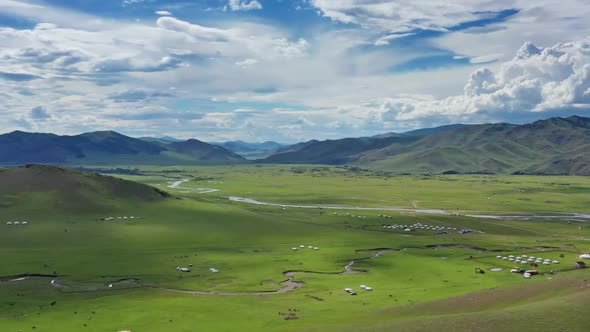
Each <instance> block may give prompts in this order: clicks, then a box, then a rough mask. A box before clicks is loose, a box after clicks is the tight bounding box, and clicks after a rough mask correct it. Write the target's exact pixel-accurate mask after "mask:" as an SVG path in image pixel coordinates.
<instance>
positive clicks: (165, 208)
mask: <svg viewBox="0 0 590 332" xmlns="http://www.w3.org/2000/svg"><path fill="white" fill-rule="evenodd" d="M119 167H121V168H129V169H134V168H138V169H139V174H140V175H129V174H121V175H115V176H118V177H121V178H123V179H126V180H131V181H135V182H141V183H145V184H148V185H151V186H154V187H157V188H159V189H162V190H166V191H168V192H170V193H171V194H173V195H175V197H176V198H173V199H168V200H165V201H162V202H152V203H143V202H133V201H129V202H127V201H125V202H120V201H117V202H116V201H109V200H108V199H107V200H105V199H103V198H101V197H96V199H97V200H101V201H104V204H103V205H101V207H100V208H97V207H94V206H92V207H90V206H85V205H84V204H85V202H86V200H80V201H77V200H76V197H69V198H68V199H71V200H72V201H71V202H60V204H67V203H69V204H72V205H73V206H75V208H72V209H69V210H64V209H61V208H59V207H60V206H62V205H60V204H56V199H54V198H53V197H51V195H52V193H51V192H49V193H47V192H44V193H38V194H34V195H29V196H26V198H22V199H18V197H17V198H14V197H12V198H11V199H13V200H12V201H13V202H18V204H16V203H15V204H3V205H2V210H1V213H0V214H1V215H0V218H1V219H2V221H4V220H6V221H8V220H28V221H29V222H30V224H29V225H26V226H25V225H21V226H18V227H15V226H14V225H13V226H9V225H5V223H4V222H2V223H0V262H2V264H0V331H66V332H69V331H81V330H82V331H121V330H131V331H197V330H200V331H236V330H238V329H239V330H241V331H331V330H333V331H344V330H350V331H364V330H366V331H380V330H385V331H391V330H400V331H402V330H407V331H413V330H416V331H420V330H435V329H441V328H442V329H443V330H457V331H463V330H464V331H468V330H474V329H477V330H483V331H486V330H490V331H491V330H495V331H497V330H502V331H510V330H523V329H525V330H544V331H552V330H556V331H557V330H559V331H564V330H565V331H586V330H587V325H588V324H590V317H589V316H588V315H587V310H585V308H587V307H588V305H589V304H590V282H588V278H589V277H590V272H589V271H588V269H582V270H576V269H574V267H573V264H574V262H576V261H578V260H579V259H578V256H579V255H580V254H581V253H583V252H588V251H590V242H589V240H588V239H590V228H588V226H587V225H588V224H587V222H588V221H589V220H588V219H585V218H583V217H567V218H565V217H563V214H565V213H579V214H590V178H586V177H546V176H543V177H541V176H496V175H446V176H438V175H436V176H435V175H420V176H410V175H407V176H390V175H388V174H384V173H379V172H370V171H364V170H359V169H355V168H344V167H328V166H319V167H318V166H306V165H297V166H290V165H283V166H274V165H248V166H223V167H212V166H211V167H188V166H187V167H184V166H180V167H144V166H126V165H124V166H119ZM183 180H185V182H183V183H182V184H180V185H178V186H177V187H175V188H170V185H171V184H172V183H174V182H177V181H183ZM210 189H214V190H215V191H213V190H210ZM97 195H99V193H97ZM230 196H236V197H247V198H252V199H256V200H260V201H265V202H275V203H278V204H309V205H318V206H319V205H337V206H342V207H341V208H339V209H326V208H307V209H303V208H291V207H280V206H264V205H253V204H247V203H241V202H233V201H231V200H229V199H228V197H230ZM345 206H348V207H350V208H348V209H347V208H346V207H345ZM355 207H371V208H379V207H400V208H407V209H442V210H445V211H448V212H449V213H446V214H429V213H415V212H412V211H378V210H374V211H373V210H355V209H353V208H355ZM383 214H385V215H387V216H389V218H384V217H382V216H380V215H383ZM477 214H489V215H507V216H526V215H537V216H538V215H543V216H552V215H554V216H560V217H559V218H558V217H556V218H536V217H531V218H528V219H517V220H504V219H486V218H476V217H469V216H468V215H477ZM117 216H127V217H128V216H141V217H142V218H141V219H129V218H128V219H118V218H116V217H117ZM106 217H114V220H112V221H104V220H101V219H104V218H106ZM415 223H421V224H427V225H433V226H434V225H436V226H444V227H449V228H457V229H461V228H470V229H473V232H470V233H466V234H460V233H459V232H457V230H452V229H450V230H448V231H447V232H446V233H443V232H438V231H433V230H425V229H418V230H414V231H412V232H406V231H403V230H399V229H389V228H384V227H383V225H388V224H401V225H412V224H415ZM300 246H304V248H301V247H300ZM308 246H312V247H314V246H317V247H318V250H314V249H309V248H308ZM293 248H298V249H297V250H296V251H294V250H293ZM525 253H526V254H527V255H529V256H533V255H534V256H537V257H546V258H550V259H552V260H554V259H555V260H559V261H560V264H556V265H551V266H540V267H539V268H538V269H539V271H540V272H541V275H538V276H534V277H533V278H532V279H530V280H526V279H524V278H523V277H522V275H520V274H514V273H511V272H510V268H511V267H512V266H513V265H512V264H511V262H507V261H503V260H499V259H497V258H496V256H497V255H504V256H507V255H519V254H520V255H522V254H525ZM377 254H379V255H377ZM351 261H354V264H352V265H350V263H351ZM346 265H349V268H348V269H347V268H345V266H346ZM177 267H190V269H191V272H188V273H183V272H179V271H178V270H177ZM210 268H215V269H217V270H218V271H219V272H218V273H212V272H211V271H210ZM476 268H480V269H483V270H484V271H485V273H484V274H480V273H476V272H475V270H476ZM493 268H502V270H501V271H497V272H494V271H492V270H491V269H493ZM286 271H291V272H292V275H293V276H292V278H293V281H294V282H296V283H298V286H297V287H298V288H297V289H294V290H292V291H285V292H277V293H274V292H276V291H277V290H281V289H284V287H285V284H284V282H285V280H287V279H288V278H289V277H288V276H287V275H285V272H286ZM27 273H29V274H38V275H56V277H31V278H27V279H25V280H17V281H13V280H15V279H19V278H20V277H22V275H23V274H27ZM51 280H57V286H56V285H53V287H52V285H51V284H50V281H51ZM108 285H112V287H109V286H108ZM360 285H368V286H371V287H372V288H373V290H372V291H364V290H363V289H361V288H360V287H359V286H360ZM344 288H353V289H354V290H355V291H356V292H357V295H356V296H351V295H349V294H348V293H347V292H345V291H344ZM555 317H559V319H555Z"/></svg>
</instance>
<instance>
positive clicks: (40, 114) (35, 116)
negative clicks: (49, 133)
mask: <svg viewBox="0 0 590 332" xmlns="http://www.w3.org/2000/svg"><path fill="white" fill-rule="evenodd" d="M30 116H31V119H32V120H33V121H45V120H48V119H51V115H50V114H49V112H47V110H46V109H45V107H43V106H37V107H34V108H33V109H31V114H30Z"/></svg>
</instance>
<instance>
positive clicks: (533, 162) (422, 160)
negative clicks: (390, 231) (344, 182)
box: [264, 116, 590, 175]
mask: <svg viewBox="0 0 590 332" xmlns="http://www.w3.org/2000/svg"><path fill="white" fill-rule="evenodd" d="M451 128H452V129H448V128H447V129H448V130H443V131H436V130H435V131H432V132H433V134H429V135H426V136H414V137H401V138H400V137H387V138H370V139H366V138H348V139H344V140H336V141H323V142H314V143H312V144H309V145H307V146H304V147H303V148H301V149H298V150H296V151H293V152H287V153H281V154H277V155H273V156H270V157H269V158H266V159H265V160H264V161H265V162H275V163H318V164H352V165H356V166H361V167H366V168H373V169H380V170H386V171H393V172H398V173H502V174H507V173H516V174H563V175H590V119H589V118H584V117H579V116H572V117H568V118H551V119H547V120H541V121H537V122H534V123H531V124H525V125H513V124H506V123H501V124H483V125H470V126H457V127H454V128H453V127H451Z"/></svg>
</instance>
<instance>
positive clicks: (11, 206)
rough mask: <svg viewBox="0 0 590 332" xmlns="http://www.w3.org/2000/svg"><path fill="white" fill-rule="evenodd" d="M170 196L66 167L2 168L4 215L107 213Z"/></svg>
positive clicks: (0, 186)
mask: <svg viewBox="0 0 590 332" xmlns="http://www.w3.org/2000/svg"><path fill="white" fill-rule="evenodd" d="M170 198H172V195H170V194H168V193H167V192H164V191H161V190H159V189H157V188H154V187H150V186H147V185H144V184H141V183H138V182H134V181H126V180H123V179H119V178H114V177H110V176H104V175H99V174H94V173H86V172H80V171H77V170H73V169H70V168H65V167H57V166H46V165H26V166H22V167H15V168H8V169H0V201H1V202H2V208H3V212H4V214H5V215H6V213H9V212H10V211H11V210H16V211H20V212H23V211H26V212H25V214H26V213H28V212H29V211H30V210H43V209H51V210H58V211H63V210H67V211H69V210H81V211H84V212H88V211H105V212H108V211H111V210H112V209H116V208H129V207H131V206H135V205H138V204H142V203H150V202H159V201H163V200H166V199H170ZM31 201H35V202H36V203H35V204H31ZM23 209H24V210H23ZM21 216H22V213H21Z"/></svg>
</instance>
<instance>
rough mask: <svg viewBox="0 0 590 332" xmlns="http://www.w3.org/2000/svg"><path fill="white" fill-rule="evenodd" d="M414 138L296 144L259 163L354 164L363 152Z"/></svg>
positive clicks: (410, 140)
mask: <svg viewBox="0 0 590 332" xmlns="http://www.w3.org/2000/svg"><path fill="white" fill-rule="evenodd" d="M417 139H418V138H415V137H389V138H343V139H337V140H327V141H316V140H313V141H309V142H305V143H298V144H295V145H292V146H290V147H288V148H285V149H283V150H279V151H277V153H276V154H273V155H271V156H269V157H267V158H265V159H263V160H262V161H261V162H266V163H280V164H329V165H341V164H348V163H352V162H355V161H356V160H357V159H358V156H359V155H360V154H362V153H364V152H367V151H371V150H377V149H382V148H385V147H387V146H390V145H392V144H396V142H397V143H402V144H408V143H410V142H414V141H416V140H417Z"/></svg>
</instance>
